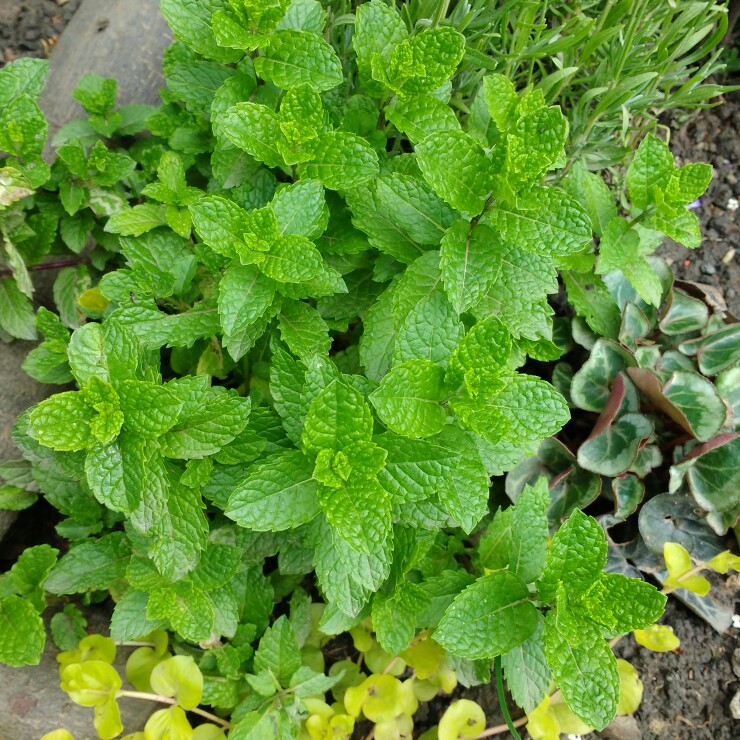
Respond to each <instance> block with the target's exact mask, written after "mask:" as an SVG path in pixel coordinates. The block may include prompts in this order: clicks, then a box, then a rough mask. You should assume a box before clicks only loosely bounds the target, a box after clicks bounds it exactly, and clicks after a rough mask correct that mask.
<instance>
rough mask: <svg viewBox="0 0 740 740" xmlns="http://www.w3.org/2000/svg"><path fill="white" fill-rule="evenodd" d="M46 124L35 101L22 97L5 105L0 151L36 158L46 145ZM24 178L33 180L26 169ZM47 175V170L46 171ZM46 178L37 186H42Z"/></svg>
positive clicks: (25, 96) (0, 125) (0, 123)
mask: <svg viewBox="0 0 740 740" xmlns="http://www.w3.org/2000/svg"><path fill="white" fill-rule="evenodd" d="M46 131H47V124H46V118H44V114H43V113H42V112H41V109H40V108H39V106H38V103H36V101H35V100H33V99H32V98H29V97H28V96H27V95H23V96H21V97H20V98H16V99H15V100H13V101H12V102H11V103H10V104H9V105H7V106H6V107H5V108H4V110H3V112H2V113H1V114H0V149H2V150H3V151H5V152H8V153H9V154H13V155H15V156H16V157H21V158H28V159H33V158H34V157H38V156H39V155H40V154H41V152H42V151H43V149H44V144H45V143H46ZM24 170H25V173H26V177H28V179H29V180H34V179H35V178H33V177H32V176H31V174H30V171H29V170H28V168H24ZM47 173H48V170H47ZM45 181H46V176H44V179H43V181H42V182H40V183H38V185H43V183H44V182H45Z"/></svg>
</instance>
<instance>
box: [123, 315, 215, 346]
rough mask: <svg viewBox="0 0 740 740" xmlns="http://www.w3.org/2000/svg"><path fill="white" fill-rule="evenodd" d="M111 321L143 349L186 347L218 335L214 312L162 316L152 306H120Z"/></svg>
mask: <svg viewBox="0 0 740 740" xmlns="http://www.w3.org/2000/svg"><path fill="white" fill-rule="evenodd" d="M111 318H114V319H116V320H117V321H118V322H119V323H120V324H121V325H123V326H125V327H126V328H127V329H128V330H129V331H130V332H131V333H133V334H134V335H135V337H136V338H137V339H138V340H139V343H140V344H141V346H142V347H143V348H144V349H159V348H160V347H165V346H167V347H189V346H190V345H192V344H193V342H195V340H196V339H201V338H202V337H210V336H213V335H214V334H218V333H219V330H220V326H219V321H218V312H217V310H216V309H215V308H203V307H201V306H199V305H198V304H196V306H195V308H194V309H193V310H191V311H186V312H185V313H175V314H169V313H163V312H162V311H158V310H157V309H156V308H154V307H153V306H147V305H139V306H122V307H120V308H118V309H116V310H115V311H114V312H113V313H112V314H111Z"/></svg>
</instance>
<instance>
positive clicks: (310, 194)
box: [270, 180, 329, 240]
mask: <svg viewBox="0 0 740 740" xmlns="http://www.w3.org/2000/svg"><path fill="white" fill-rule="evenodd" d="M270 205H271V206H272V209H273V210H274V211H275V216H276V217H277V222H278V229H279V231H280V233H281V234H297V235H298V236H305V237H306V239H311V240H314V239H317V238H318V237H319V236H321V234H323V233H324V230H325V229H326V226H327V223H328V222H329V209H328V208H327V205H326V198H325V196H324V188H323V187H322V185H321V183H320V182H318V180H299V181H298V182H296V183H293V185H287V186H285V187H281V188H278V190H277V192H276V193H275V197H274V198H273V199H272V202H271V203H270Z"/></svg>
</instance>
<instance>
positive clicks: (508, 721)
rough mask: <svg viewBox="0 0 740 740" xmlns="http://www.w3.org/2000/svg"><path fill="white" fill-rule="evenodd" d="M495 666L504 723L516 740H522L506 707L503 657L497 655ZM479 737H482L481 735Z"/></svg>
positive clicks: (497, 690) (497, 689)
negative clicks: (502, 667) (502, 666)
mask: <svg viewBox="0 0 740 740" xmlns="http://www.w3.org/2000/svg"><path fill="white" fill-rule="evenodd" d="M493 666H494V669H495V671H496V692H497V693H498V703H499V705H500V706H501V713H502V714H503V715H504V721H505V722H506V726H507V727H508V728H509V731H510V732H511V734H512V736H513V737H514V740H522V738H521V736H520V735H519V733H518V732H517V731H516V727H515V726H514V723H513V721H512V719H511V715H510V714H509V707H508V706H506V695H505V694H504V673H503V671H502V670H501V656H500V655H497V656H496V658H495V659H494V661H493ZM478 737H482V735H479V736H478Z"/></svg>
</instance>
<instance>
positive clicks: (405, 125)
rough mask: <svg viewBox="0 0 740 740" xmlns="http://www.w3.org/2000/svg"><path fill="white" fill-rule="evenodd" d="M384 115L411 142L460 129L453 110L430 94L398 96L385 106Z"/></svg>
mask: <svg viewBox="0 0 740 740" xmlns="http://www.w3.org/2000/svg"><path fill="white" fill-rule="evenodd" d="M385 117H386V118H387V119H388V120H389V121H390V122H391V123H392V124H393V125H394V126H395V127H396V128H397V129H398V130H399V131H400V132H401V133H402V134H406V136H407V137H408V138H409V141H411V143H412V144H418V143H419V142H420V141H421V140H422V139H424V138H426V137H427V136H429V134H434V133H437V132H440V131H460V123H459V122H458V120H457V116H456V115H455V112H454V111H453V110H452V108H450V107H449V106H448V105H447V104H446V103H443V102H442V101H441V100H439V99H438V98H435V97H433V96H432V95H428V94H422V95H413V96H411V97H407V98H406V97H403V98H402V97H398V98H396V99H395V100H394V101H393V103H392V104H391V105H388V106H386V108H385Z"/></svg>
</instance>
